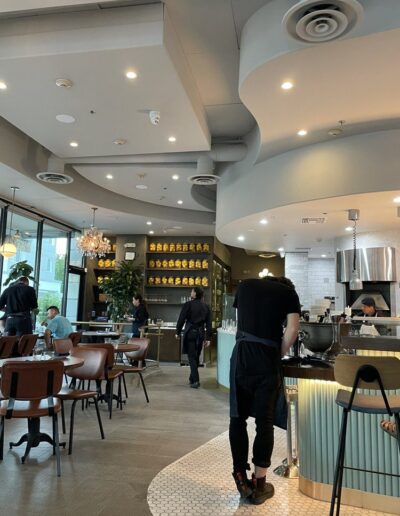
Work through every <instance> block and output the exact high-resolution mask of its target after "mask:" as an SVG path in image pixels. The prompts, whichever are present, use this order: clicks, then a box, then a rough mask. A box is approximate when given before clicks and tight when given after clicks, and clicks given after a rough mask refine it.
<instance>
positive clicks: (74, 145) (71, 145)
mask: <svg viewBox="0 0 400 516" xmlns="http://www.w3.org/2000/svg"><path fill="white" fill-rule="evenodd" d="M78 145H79V144H78V142H69V146H70V147H78Z"/></svg>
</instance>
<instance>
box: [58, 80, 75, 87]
mask: <svg viewBox="0 0 400 516" xmlns="http://www.w3.org/2000/svg"><path fill="white" fill-rule="evenodd" d="M73 84H74V83H73V82H72V81H71V79H56V86H58V87H59V88H72V86H73Z"/></svg>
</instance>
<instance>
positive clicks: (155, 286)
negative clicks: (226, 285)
mask: <svg viewBox="0 0 400 516" xmlns="http://www.w3.org/2000/svg"><path fill="white" fill-rule="evenodd" d="M193 287H201V288H210V287H203V286H202V285H146V288H185V289H188V288H193ZM166 304H168V303H166Z"/></svg>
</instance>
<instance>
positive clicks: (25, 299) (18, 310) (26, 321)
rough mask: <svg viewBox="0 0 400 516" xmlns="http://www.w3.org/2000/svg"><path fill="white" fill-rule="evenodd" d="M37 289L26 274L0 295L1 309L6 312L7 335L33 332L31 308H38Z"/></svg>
mask: <svg viewBox="0 0 400 516" xmlns="http://www.w3.org/2000/svg"><path fill="white" fill-rule="evenodd" d="M37 306H38V304H37V298H36V292H35V289H34V288H32V287H30V286H29V279H28V278H27V277H25V276H22V277H21V278H19V280H18V281H17V282H16V283H14V284H13V285H11V287H8V288H6V289H5V291H4V292H3V293H2V294H1V296H0V310H4V311H5V312H6V316H7V320H6V326H5V331H4V333H5V334H6V335H17V336H21V335H27V334H30V333H32V315H31V310H34V309H35V308H37Z"/></svg>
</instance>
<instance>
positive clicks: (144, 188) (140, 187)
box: [136, 185, 148, 190]
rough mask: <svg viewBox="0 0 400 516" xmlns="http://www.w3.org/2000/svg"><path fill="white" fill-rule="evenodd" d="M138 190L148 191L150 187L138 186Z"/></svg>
mask: <svg viewBox="0 0 400 516" xmlns="http://www.w3.org/2000/svg"><path fill="white" fill-rule="evenodd" d="M136 188H137V189H138V190H147V188H148V187H147V185H136Z"/></svg>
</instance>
